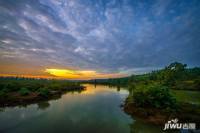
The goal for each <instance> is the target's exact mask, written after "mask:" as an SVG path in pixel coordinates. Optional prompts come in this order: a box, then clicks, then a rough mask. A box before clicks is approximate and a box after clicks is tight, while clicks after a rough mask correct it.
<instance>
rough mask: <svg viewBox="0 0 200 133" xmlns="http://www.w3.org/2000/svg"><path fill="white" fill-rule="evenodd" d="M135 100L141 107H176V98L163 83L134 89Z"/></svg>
mask: <svg viewBox="0 0 200 133" xmlns="http://www.w3.org/2000/svg"><path fill="white" fill-rule="evenodd" d="M133 101H134V103H135V104H136V105H137V106H140V107H155V108H175V107H176V99H175V98H174V97H173V96H172V95H171V94H170V92H169V89H168V88H167V87H166V86H162V85H146V86H142V88H141V87H138V88H136V89H134V90H133Z"/></svg>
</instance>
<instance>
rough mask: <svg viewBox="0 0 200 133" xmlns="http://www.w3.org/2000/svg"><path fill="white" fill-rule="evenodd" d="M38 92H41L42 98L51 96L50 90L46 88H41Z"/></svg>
mask: <svg viewBox="0 0 200 133" xmlns="http://www.w3.org/2000/svg"><path fill="white" fill-rule="evenodd" d="M38 92H39V94H40V96H42V97H48V95H49V90H48V89H46V88H40V89H39V90H38Z"/></svg>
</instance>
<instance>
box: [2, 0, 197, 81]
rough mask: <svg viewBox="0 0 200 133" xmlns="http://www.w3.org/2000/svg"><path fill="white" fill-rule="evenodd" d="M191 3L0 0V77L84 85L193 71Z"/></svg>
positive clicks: (194, 14)
mask: <svg viewBox="0 0 200 133" xmlns="http://www.w3.org/2000/svg"><path fill="white" fill-rule="evenodd" d="M199 10H200V1H199V0H0V76H29V77H53V78H66V79H92V78H111V77H123V76H128V75H131V74H142V73H147V72H150V71H152V70H157V69H160V68H162V67H164V66H166V65H168V64H170V63H172V62H174V61H178V62H182V63H186V64H188V66H189V67H194V66H200V11H199Z"/></svg>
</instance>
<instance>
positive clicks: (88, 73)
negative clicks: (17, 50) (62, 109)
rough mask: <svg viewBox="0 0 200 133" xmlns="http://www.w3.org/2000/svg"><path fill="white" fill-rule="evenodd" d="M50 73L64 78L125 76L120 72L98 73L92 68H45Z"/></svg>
mask: <svg viewBox="0 0 200 133" xmlns="http://www.w3.org/2000/svg"><path fill="white" fill-rule="evenodd" d="M45 72H47V73H48V74H50V75H53V76H56V77H60V78H66V79H94V78H117V77H123V76H126V75H124V74H120V73H98V72H96V71H93V70H82V71H81V70H69V69H46V70H45Z"/></svg>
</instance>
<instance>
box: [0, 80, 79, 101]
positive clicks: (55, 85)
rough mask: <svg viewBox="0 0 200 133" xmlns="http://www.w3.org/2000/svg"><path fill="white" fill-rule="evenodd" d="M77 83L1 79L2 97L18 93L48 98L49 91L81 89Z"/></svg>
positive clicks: (0, 93) (0, 90)
mask: <svg viewBox="0 0 200 133" xmlns="http://www.w3.org/2000/svg"><path fill="white" fill-rule="evenodd" d="M79 86H80V84H79V83H77V82H70V81H66V80H46V79H26V78H0V97H1V98H5V97H6V96H7V94H8V93H11V92H18V93H19V94H20V95H22V96H25V95H28V94H30V93H31V92H37V93H39V95H41V96H43V97H47V96H48V94H49V91H61V90H67V89H71V88H75V87H79Z"/></svg>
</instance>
